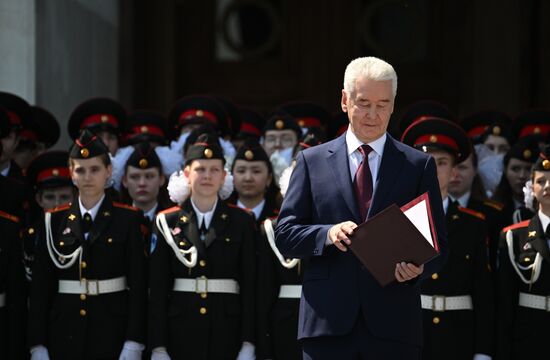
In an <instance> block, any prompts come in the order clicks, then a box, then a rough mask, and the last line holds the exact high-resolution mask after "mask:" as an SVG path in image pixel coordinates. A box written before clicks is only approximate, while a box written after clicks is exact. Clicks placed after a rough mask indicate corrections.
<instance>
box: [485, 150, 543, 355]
mask: <svg viewBox="0 0 550 360" xmlns="http://www.w3.org/2000/svg"><path fill="white" fill-rule="evenodd" d="M549 181H550V147H545V148H544V149H543V150H542V151H540V152H539V155H538V158H537V160H536V162H535V164H534V166H533V169H532V171H531V182H532V187H530V189H529V190H528V192H530V194H528V195H530V196H532V198H533V199H532V200H531V201H532V204H529V205H530V207H531V208H532V210H533V211H534V213H533V215H532V216H531V218H528V219H527V220H525V221H522V222H519V223H517V224H514V225H510V226H508V227H506V228H504V229H503V230H502V232H501V237H500V240H501V241H500V248H499V250H500V251H499V264H500V267H499V270H498V272H499V273H498V280H499V285H500V286H499V287H498V293H497V296H498V299H499V301H498V302H497V326H496V329H497V346H496V349H497V351H496V356H497V358H498V359H536V358H540V357H541V356H543V355H542V354H544V353H545V344H546V341H547V339H548V336H549V335H550V331H549V329H548V323H549V321H550V312H548V294H550V268H549V267H548V262H549V261H550V253H549V251H548V239H549V238H550V227H549V226H548V224H549V217H550V199H549V197H548V182H549ZM526 198H528V196H526ZM526 202H527V201H526ZM519 334H521V336H518V335H519ZM543 357H544V356H543Z"/></svg>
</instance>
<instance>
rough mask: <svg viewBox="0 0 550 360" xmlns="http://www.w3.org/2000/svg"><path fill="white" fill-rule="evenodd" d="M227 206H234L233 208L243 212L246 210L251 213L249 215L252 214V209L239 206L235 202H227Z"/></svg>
mask: <svg viewBox="0 0 550 360" xmlns="http://www.w3.org/2000/svg"><path fill="white" fill-rule="evenodd" d="M227 206H229V207H230V208H233V209H238V210H241V211H242V212H245V213H247V214H249V215H251V214H252V210H250V209H243V208H242V207H239V206H237V205H234V204H227Z"/></svg>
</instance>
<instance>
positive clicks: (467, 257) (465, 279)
mask: <svg viewBox="0 0 550 360" xmlns="http://www.w3.org/2000/svg"><path fill="white" fill-rule="evenodd" d="M446 217H447V236H448V244H449V245H448V246H449V259H448V261H447V263H446V264H445V266H444V267H443V269H441V271H440V272H438V273H435V274H433V275H432V276H431V278H429V279H427V280H425V281H424V282H423V283H422V286H421V292H422V294H424V295H441V296H461V295H470V296H471V297H472V302H473V307H474V309H473V311H472V310H450V311H444V312H434V311H431V310H422V313H423V328H424V349H423V359H446V360H450V359H472V357H473V355H474V354H476V353H481V354H486V355H491V354H492V353H493V338H494V337H493V330H494V305H493V289H492V285H491V284H492V282H491V274H490V270H489V267H488V263H487V252H486V234H487V230H486V226H485V222H484V220H483V215H482V214H480V213H477V212H475V211H473V210H470V209H467V208H462V207H457V206H456V205H455V204H454V203H450V204H449V207H448V210H447V215H446Z"/></svg>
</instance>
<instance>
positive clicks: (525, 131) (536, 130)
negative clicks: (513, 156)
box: [519, 124, 550, 139]
mask: <svg viewBox="0 0 550 360" xmlns="http://www.w3.org/2000/svg"><path fill="white" fill-rule="evenodd" d="M549 132H550V125H546V124H535V125H528V126H525V127H523V128H522V129H521V131H520V133H519V137H520V139H521V138H522V137H525V136H528V135H539V134H540V135H544V136H546V135H548V133H549Z"/></svg>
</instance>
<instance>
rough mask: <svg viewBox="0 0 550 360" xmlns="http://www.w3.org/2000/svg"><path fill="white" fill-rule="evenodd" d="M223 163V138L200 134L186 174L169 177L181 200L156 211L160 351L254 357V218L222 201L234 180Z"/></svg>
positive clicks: (156, 341) (156, 343)
mask: <svg viewBox="0 0 550 360" xmlns="http://www.w3.org/2000/svg"><path fill="white" fill-rule="evenodd" d="M223 162H224V157H223V153H222V150H221V148H220V147H219V145H218V143H217V139H216V138H215V137H213V136H212V135H210V134H204V135H201V136H200V137H199V138H198V139H197V141H196V142H195V143H194V144H193V145H191V146H190V147H189V149H188V151H187V157H186V165H185V168H184V170H183V172H182V174H183V175H182V176H174V177H172V178H171V179H170V184H169V188H170V189H174V187H180V188H182V189H181V190H183V191H181V192H180V194H179V196H177V199H175V198H174V199H175V200H177V201H178V206H175V207H173V208H170V209H167V210H165V211H163V212H161V213H159V214H158V215H157V220H156V224H157V226H156V227H155V229H154V231H153V237H154V238H157V239H158V240H157V242H156V247H155V249H154V251H152V253H151V261H150V266H149V272H150V277H149V278H150V280H151V281H150V302H149V303H150V311H149V314H150V321H149V330H150V332H149V334H150V337H149V339H150V346H151V348H152V349H153V357H154V358H156V356H158V357H159V358H166V357H167V356H169V357H170V358H171V359H174V360H176V359H223V358H226V359H235V358H238V359H244V358H246V359H252V358H254V345H253V341H254V323H255V321H254V320H255V318H254V317H255V289H256V286H255V285H256V282H255V277H256V261H255V243H256V232H255V224H254V219H253V217H252V215H251V214H250V213H248V212H247V211H245V210H242V209H239V208H238V207H236V206H234V205H229V204H228V203H226V202H225V201H224V200H223V197H222V194H221V193H220V191H222V190H223V187H224V186H223V183H224V181H227V180H230V178H229V177H225V170H224V169H223ZM174 182H175V183H174ZM185 188H186V189H185ZM171 194H172V193H171ZM189 195H190V196H189ZM228 311H229V313H230V314H232V315H231V316H228V314H229V313H228ZM159 329H164V330H163V331H159ZM189 329H192V331H189ZM183 333H185V334H186V335H185V336H183V337H182V336H181V334H183Z"/></svg>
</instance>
